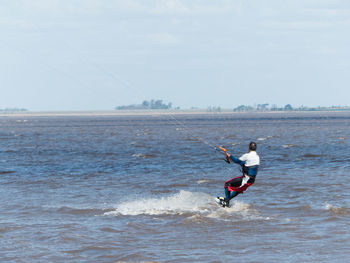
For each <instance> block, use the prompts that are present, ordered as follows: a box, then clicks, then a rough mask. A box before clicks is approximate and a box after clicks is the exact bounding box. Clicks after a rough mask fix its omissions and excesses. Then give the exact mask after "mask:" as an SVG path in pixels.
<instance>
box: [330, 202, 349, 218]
mask: <svg viewBox="0 0 350 263" xmlns="http://www.w3.org/2000/svg"><path fill="white" fill-rule="evenodd" d="M324 209H325V210H327V211H329V212H331V213H332V214H334V215H347V214H349V210H348V208H347V207H336V206H333V205H331V204H328V203H326V204H325V205H324Z"/></svg>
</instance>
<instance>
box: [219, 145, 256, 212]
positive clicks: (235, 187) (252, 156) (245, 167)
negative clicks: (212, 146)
mask: <svg viewBox="0 0 350 263" xmlns="http://www.w3.org/2000/svg"><path fill="white" fill-rule="evenodd" d="M220 148H221V147H220ZM256 148H257V145H256V143H255V142H250V144H249V147H248V149H249V152H248V153H246V154H243V155H242V156H241V157H239V158H236V157H234V156H233V155H231V154H229V153H228V152H227V151H226V149H224V148H221V149H222V150H224V152H225V156H226V160H227V162H229V163H230V162H234V163H237V164H239V165H241V166H242V173H243V175H242V176H238V177H235V178H233V179H231V180H229V181H227V182H225V198H224V197H217V200H218V202H219V203H220V204H221V205H222V206H223V207H228V206H229V205H230V200H231V199H232V198H234V197H236V196H237V195H239V194H242V193H243V192H244V191H245V190H247V188H248V187H249V186H251V185H252V184H253V183H254V181H255V177H256V175H257V173H258V169H259V165H260V157H259V155H258V154H257V153H256Z"/></svg>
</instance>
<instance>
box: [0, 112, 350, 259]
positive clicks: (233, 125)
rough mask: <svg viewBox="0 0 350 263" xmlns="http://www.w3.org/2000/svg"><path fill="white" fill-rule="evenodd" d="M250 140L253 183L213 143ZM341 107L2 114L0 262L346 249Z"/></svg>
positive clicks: (328, 255)
mask: <svg viewBox="0 0 350 263" xmlns="http://www.w3.org/2000/svg"><path fill="white" fill-rule="evenodd" d="M250 141H256V142H257V144H258V153H259V155H260V157H261V169H260V171H259V174H258V176H257V179H256V182H255V184H254V185H253V186H251V187H250V188H249V189H248V190H247V191H246V192H245V193H244V194H242V195H239V196H237V197H236V198H235V199H234V200H233V201H232V203H231V207H230V208H221V207H219V206H218V205H217V204H216V203H215V201H214V198H215V197H216V196H217V195H223V193H224V189H223V184H224V182H225V181H227V180H228V179H230V178H232V177H234V176H238V175H240V170H239V167H238V166H237V165H235V164H227V163H225V162H224V161H223V157H224V155H223V153H222V152H219V151H217V150H215V148H214V146H215V145H216V144H217V145H220V146H223V147H226V148H227V149H228V150H229V151H230V152H231V153H232V154H234V155H236V156H238V157H239V156H240V155H241V154H243V153H245V152H247V148H248V144H249V142H250ZM349 142H350V113H337V112H333V113H327V112H321V113H317V112H314V113H284V114H268V113H261V114H204V115H164V116H160V115H149V116H105V117H103V116H84V117H81V116H80V117H79V116H75V117H74V116H70V117H69V116H66V117H64V116H56V117H54V116H51V117H50V116H46V117H30V116H26V117H16V116H12V117H11V116H10V117H0V198H1V206H0V261H1V262H291V263H295V262H350V250H349V247H350V172H349V170H350V143H349Z"/></svg>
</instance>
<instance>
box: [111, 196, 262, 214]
mask: <svg viewBox="0 0 350 263" xmlns="http://www.w3.org/2000/svg"><path fill="white" fill-rule="evenodd" d="M183 214H188V216H189V217H190V216H193V215H194V214H195V215H200V216H204V217H207V218H216V219H223V220H226V219H229V218H231V217H232V216H233V215H238V216H239V217H240V218H241V217H249V216H254V217H255V218H256V216H257V215H258V214H259V212H258V211H257V210H255V209H254V208H252V206H251V205H250V204H246V203H242V202H239V201H234V202H232V203H231V206H230V207H229V208H222V207H220V206H219V205H218V204H216V202H215V199H214V197H213V196H211V195H209V194H206V193H200V192H189V191H184V190H181V191H180V192H178V193H176V194H174V195H170V196H168V197H160V198H149V199H142V200H137V201H126V202H122V203H120V204H118V205H117V207H116V210H115V211H110V212H106V213H105V214H104V215H113V216H120V215H124V216H125V215H128V216H137V215H183Z"/></svg>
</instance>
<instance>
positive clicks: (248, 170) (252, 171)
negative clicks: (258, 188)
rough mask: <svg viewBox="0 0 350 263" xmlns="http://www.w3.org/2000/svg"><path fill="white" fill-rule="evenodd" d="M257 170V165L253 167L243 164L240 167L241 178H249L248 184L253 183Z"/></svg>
mask: <svg viewBox="0 0 350 263" xmlns="http://www.w3.org/2000/svg"><path fill="white" fill-rule="evenodd" d="M258 169H259V165H254V166H245V165H244V164H243V165H242V173H243V176H245V175H247V176H249V180H248V183H254V181H255V177H256V175H257V174H258Z"/></svg>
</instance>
